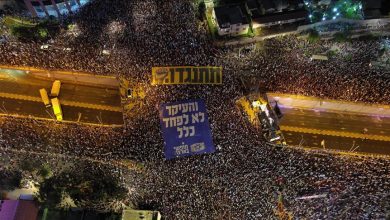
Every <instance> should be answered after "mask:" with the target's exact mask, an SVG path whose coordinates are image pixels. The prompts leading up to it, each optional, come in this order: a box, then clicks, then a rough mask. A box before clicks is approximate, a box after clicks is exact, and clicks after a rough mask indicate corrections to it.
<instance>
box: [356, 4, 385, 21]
mask: <svg viewBox="0 0 390 220" xmlns="http://www.w3.org/2000/svg"><path fill="white" fill-rule="evenodd" d="M362 3H363V13H364V18H365V19H373V18H381V17H383V16H387V15H389V12H390V2H389V1H387V2H386V1H384V0H364V1H362Z"/></svg>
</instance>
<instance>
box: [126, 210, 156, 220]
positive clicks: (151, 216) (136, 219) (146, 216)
mask: <svg viewBox="0 0 390 220" xmlns="http://www.w3.org/2000/svg"><path fill="white" fill-rule="evenodd" d="M122 220H161V214H160V212H158V211H146V210H133V209H127V210H123V212H122Z"/></svg>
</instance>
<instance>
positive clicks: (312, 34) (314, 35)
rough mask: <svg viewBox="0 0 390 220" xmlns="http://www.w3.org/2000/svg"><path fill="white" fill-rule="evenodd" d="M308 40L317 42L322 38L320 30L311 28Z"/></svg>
mask: <svg viewBox="0 0 390 220" xmlns="http://www.w3.org/2000/svg"><path fill="white" fill-rule="evenodd" d="M308 40H309V42H310V43H316V42H317V41H319V40H320V34H319V33H318V31H317V30H315V29H310V30H309V36H308Z"/></svg>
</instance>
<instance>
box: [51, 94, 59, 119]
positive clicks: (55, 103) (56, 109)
mask: <svg viewBox="0 0 390 220" xmlns="http://www.w3.org/2000/svg"><path fill="white" fill-rule="evenodd" d="M51 105H52V107H53V112H54V115H55V116H56V119H57V121H62V110H61V104H60V100H59V99H58V98H53V99H51Z"/></svg>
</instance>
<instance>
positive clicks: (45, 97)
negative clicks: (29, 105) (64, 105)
mask: <svg viewBox="0 0 390 220" xmlns="http://www.w3.org/2000/svg"><path fill="white" fill-rule="evenodd" d="M39 93H40V94H41V98H42V101H43V104H45V106H46V107H50V106H51V105H50V100H49V96H48V95H47V91H46V89H44V88H42V89H40V90H39Z"/></svg>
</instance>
